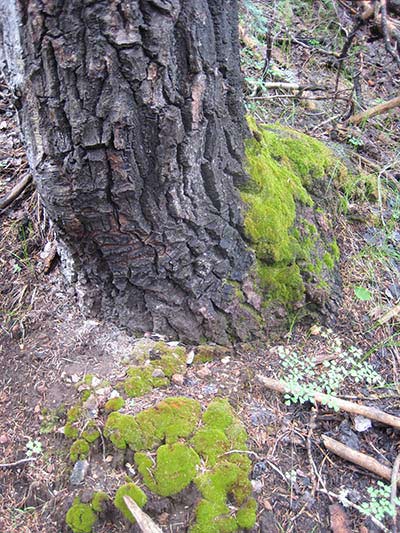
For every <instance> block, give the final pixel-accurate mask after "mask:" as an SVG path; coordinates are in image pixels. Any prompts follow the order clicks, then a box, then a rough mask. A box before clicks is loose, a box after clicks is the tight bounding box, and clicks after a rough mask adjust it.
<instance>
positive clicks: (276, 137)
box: [241, 119, 346, 307]
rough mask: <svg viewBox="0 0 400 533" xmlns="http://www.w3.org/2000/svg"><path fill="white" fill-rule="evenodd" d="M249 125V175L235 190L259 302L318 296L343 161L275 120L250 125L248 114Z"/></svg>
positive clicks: (327, 280)
mask: <svg viewBox="0 0 400 533" xmlns="http://www.w3.org/2000/svg"><path fill="white" fill-rule="evenodd" d="M249 126H250V129H251V131H252V133H253V137H252V138H251V139H249V140H248V141H247V142H246V157H247V171H248V174H249V176H250V180H249V181H248V182H247V183H246V184H245V185H244V186H243V187H242V189H241V197H242V199H243V200H244V203H245V205H246V211H245V217H244V225H245V231H246V234H247V237H248V238H249V240H250V242H251V246H252V247H253V249H254V251H255V255H256V259H257V273H256V274H257V278H258V282H259V285H260V289H261V291H262V295H263V301H264V305H266V306H268V305H270V304H271V305H272V304H275V303H276V302H278V303H281V304H283V305H284V306H286V307H292V306H293V305H294V304H296V305H297V306H298V304H299V303H300V304H303V303H304V302H305V300H306V296H307V300H308V301H315V303H317V304H318V305H320V304H321V303H322V304H324V303H325V302H326V300H327V299H328V298H329V288H330V287H331V285H332V281H331V280H332V270H333V268H334V266H335V264H336V262H337V259H338V253H337V251H336V248H337V244H336V241H334V237H333V230H332V217H333V214H334V210H335V209H334V207H335V203H336V202H335V200H332V198H333V197H334V193H333V190H332V183H333V182H335V181H336V180H339V181H340V180H343V175H344V174H346V168H345V166H344V165H343V164H342V163H340V162H338V161H337V159H336V157H335V155H334V154H333V152H332V151H331V150H330V149H329V148H328V147H327V146H325V145H324V144H323V143H321V142H319V141H317V140H316V139H313V138H312V137H309V136H307V135H304V134H302V133H299V132H297V131H295V130H292V129H290V128H286V127H283V126H280V125H273V126H264V125H263V126H258V125H256V123H255V121H254V120H253V119H249ZM333 248H335V250H333ZM313 287H318V290H317V291H315V290H313ZM321 292H324V294H321Z"/></svg>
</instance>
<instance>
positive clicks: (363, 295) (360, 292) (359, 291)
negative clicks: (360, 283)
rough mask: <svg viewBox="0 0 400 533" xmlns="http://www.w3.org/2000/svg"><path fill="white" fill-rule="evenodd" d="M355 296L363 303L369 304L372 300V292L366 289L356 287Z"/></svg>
mask: <svg viewBox="0 0 400 533" xmlns="http://www.w3.org/2000/svg"><path fill="white" fill-rule="evenodd" d="M354 294H355V295H356V296H357V298H358V299H359V300H361V301H362V302H368V300H370V299H371V298H372V294H371V292H370V291H369V290H368V289H366V288H365V287H354Z"/></svg>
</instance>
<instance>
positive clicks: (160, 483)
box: [104, 397, 255, 533]
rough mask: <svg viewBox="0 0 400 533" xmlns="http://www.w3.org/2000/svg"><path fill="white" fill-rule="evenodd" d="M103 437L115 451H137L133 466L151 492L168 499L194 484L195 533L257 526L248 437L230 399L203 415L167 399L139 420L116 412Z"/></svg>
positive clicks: (196, 407) (192, 405)
mask: <svg viewBox="0 0 400 533" xmlns="http://www.w3.org/2000/svg"><path fill="white" fill-rule="evenodd" d="M104 436H105V437H106V438H107V439H110V440H111V442H113V444H114V445H115V446H116V447H117V448H121V449H124V448H126V447H129V448H131V449H132V450H134V451H135V452H136V453H135V456H134V460H135V464H136V466H137V469H138V471H139V473H140V474H141V476H142V479H143V482H144V483H145V485H146V486H147V487H148V489H149V490H151V491H152V492H154V493H156V494H158V495H160V496H164V497H167V496H172V495H174V494H178V493H179V492H181V491H182V490H183V489H185V488H186V487H187V486H188V485H189V484H190V483H191V482H194V483H195V484H196V486H197V488H198V490H199V491H200V493H201V495H202V500H201V502H200V504H199V506H198V508H197V509H196V524H195V525H194V526H193V528H192V530H193V531H198V532H203V531H215V532H217V533H218V532H220V533H222V532H224V531H236V530H237V529H238V528H239V527H248V528H251V527H252V525H254V522H255V502H254V500H253V499H252V498H251V484H250V481H249V473H250V470H251V462H250V460H249V458H248V456H247V454H246V453H245V452H246V450H247V447H246V439H247V435H246V432H245V430H244V428H243V426H242V424H241V423H240V421H239V420H238V419H237V417H236V416H235V414H234V412H233V410H232V408H231V406H230V405H229V402H228V401H227V400H223V399H216V400H214V401H212V402H211V403H210V404H209V406H208V407H207V409H206V410H205V411H204V413H203V415H202V416H201V406H200V403H199V402H197V401H196V400H192V399H190V398H183V397H176V398H167V399H166V400H164V401H162V402H159V403H158V404H157V405H156V406H154V407H152V408H150V409H146V410H144V411H142V412H140V413H138V414H137V415H135V416H132V415H124V414H121V413H118V412H113V413H111V414H110V415H109V416H108V418H107V421H106V424H105V428H104ZM236 450H240V451H239V452H238V451H236ZM146 452H147V453H146ZM200 465H202V466H201V469H200ZM228 499H229V501H231V502H233V503H234V504H235V505H236V506H237V513H238V514H237V516H236V515H235V514H233V513H232V512H231V509H229V508H228V507H227V504H228ZM244 524H247V525H244ZM207 528H210V529H207Z"/></svg>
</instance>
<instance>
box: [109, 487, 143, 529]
mask: <svg viewBox="0 0 400 533" xmlns="http://www.w3.org/2000/svg"><path fill="white" fill-rule="evenodd" d="M124 496H130V497H131V498H132V500H134V501H135V502H136V503H137V504H138V506H139V507H143V506H144V505H145V503H146V502H147V496H146V494H145V493H144V492H143V491H142V489H141V488H139V487H138V486H137V485H136V484H135V483H126V484H125V485H122V487H120V488H119V489H118V490H117V492H116V494H115V498H114V505H115V507H116V508H117V509H119V510H120V511H121V513H122V514H123V515H124V516H125V518H127V519H128V520H129V521H130V522H132V523H134V522H135V519H134V518H133V516H132V514H131V513H130V511H129V509H128V508H127V506H126V505H125V502H124V499H123V497H124Z"/></svg>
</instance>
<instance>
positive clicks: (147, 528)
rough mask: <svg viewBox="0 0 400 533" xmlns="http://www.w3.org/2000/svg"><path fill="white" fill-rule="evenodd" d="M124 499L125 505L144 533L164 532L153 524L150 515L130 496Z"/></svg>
mask: <svg viewBox="0 0 400 533" xmlns="http://www.w3.org/2000/svg"><path fill="white" fill-rule="evenodd" d="M123 498H124V502H125V505H126V506H127V507H128V509H129V511H130V512H131V514H132V516H133V517H134V519H135V520H136V522H137V524H138V526H139V527H140V529H141V530H142V531H143V533H162V530H161V529H160V528H159V527H158V526H157V524H156V523H155V522H153V520H152V519H151V518H150V516H149V515H147V514H146V513H145V512H143V511H142V509H141V508H140V507H139V506H138V504H137V503H136V502H135V501H134V500H133V499H132V498H131V497H130V496H123Z"/></svg>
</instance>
